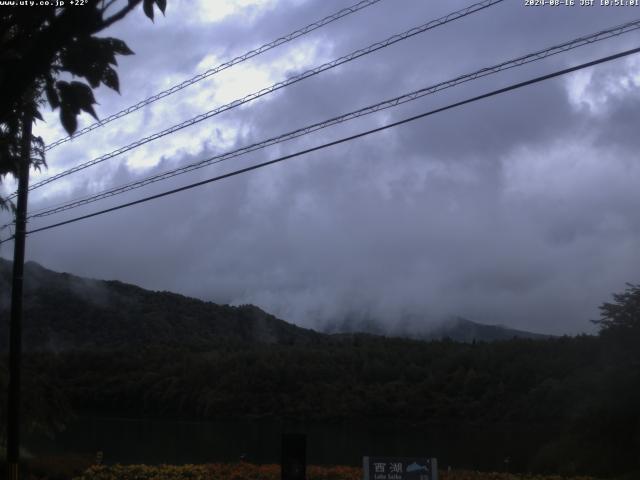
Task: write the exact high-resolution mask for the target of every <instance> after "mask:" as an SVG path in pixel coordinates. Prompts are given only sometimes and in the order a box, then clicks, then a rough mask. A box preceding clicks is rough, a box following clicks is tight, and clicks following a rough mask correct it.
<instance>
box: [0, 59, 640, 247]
mask: <svg viewBox="0 0 640 480" xmlns="http://www.w3.org/2000/svg"><path fill="white" fill-rule="evenodd" d="M638 52H640V47H639V48H634V49H631V50H626V51H624V52H620V53H617V54H614V55H609V56H607V57H602V58H599V59H597V60H593V61H591V62H587V63H582V64H580V65H577V66H574V67H570V68H565V69H563V70H558V71H556V72H553V73H550V74H547V75H542V76H539V77H535V78H533V79H530V80H526V81H524V82H519V83H516V84H512V85H510V86H508V87H504V88H500V89H497V90H493V91H491V92H489V93H485V94H482V95H478V96H475V97H472V98H468V99H466V100H462V101H460V102H456V103H452V104H449V105H447V106H445V107H441V108H437V109H435V110H430V111H428V112H425V113H421V114H419V115H415V116H412V117H408V118H405V119H403V120H399V121H397V122H393V123H389V124H387V125H383V126H382V127H378V128H374V129H371V130H367V131H365V132H361V133H358V134H355V135H351V136H348V137H343V138H341V139H339V140H335V141H333V142H328V143H324V144H322V145H318V146H315V147H312V148H307V149H305V150H301V151H298V152H296V153H292V154H290V155H285V156H282V157H279V158H276V159H274V160H270V161H267V162H263V163H259V164H256V165H252V166H250V167H246V168H242V169H239V170H235V171H233V172H230V173H226V174H224V175H219V176H217V177H213V178H209V179H207V180H202V181H199V182H196V183H192V184H189V185H185V186H183V187H179V188H175V189H173V190H168V191H165V192H162V193H158V194H156V195H151V196H148V197H144V198H141V199H139V200H135V201H132V202H128V203H124V204H121V205H117V206H115V207H111V208H107V209H104V210H100V211H97V212H94V213H90V214H87V215H82V216H79V217H75V218H72V219H69V220H65V221H63V222H58V223H54V224H52V225H47V226H45V227H40V228H36V229H33V230H30V231H28V232H27V234H32V233H37V232H42V231H45V230H50V229H52V228H56V227H60V226H63V225H68V224H70V223H75V222H78V221H80V220H85V219H87V218H92V217H96V216H99V215H103V214H105V213H110V212H114V211H116V210H121V209H123V208H127V207H131V206H134V205H138V204H141V203H145V202H148V201H151V200H155V199H158V198H161V197H166V196H168V195H172V194H174V193H178V192H182V191H185V190H190V189H192V188H196V187H199V186H202V185H206V184H208V183H212V182H216V181H219V180H223V179H225V178H229V177H234V176H236V175H240V174H242V173H246V172H249V171H251V170H257V169H259V168H263V167H266V166H269V165H273V164H275V163H279V162H283V161H285V160H290V159H292V158H295V157H299V156H301V155H305V154H307V153H311V152H315V151H318V150H323V149H325V148H328V147H331V146H334V145H339V144H341V143H345V142H349V141H351V140H355V139H357V138H361V137H365V136H368V135H371V134H373V133H377V132H381V131H383V130H387V129H390V128H393V127H397V126H399V125H403V124H405V123H409V122H413V121H415V120H418V119H421V118H425V117H428V116H431V115H434V114H436V113H440V112H444V111H446V110H450V109H453V108H456V107H460V106H463V105H466V104H469V103H473V102H476V101H479V100H482V99H485V98H489V97H493V96H496V95H500V94H502V93H506V92H509V91H511V90H516V89H519V88H522V87H526V86H528V85H532V84H535V83H539V82H542V81H545V80H549V79H551V78H555V77H559V76H561V75H566V74H567V73H571V72H575V71H577V70H582V69H584V68H588V67H592V66H594V65H598V64H601V63H604V62H609V61H612V60H615V59H618V58H622V57H626V56H628V55H632V54H634V53H638ZM6 241H8V240H4V241H2V242H0V244H1V243H4V242H6Z"/></svg>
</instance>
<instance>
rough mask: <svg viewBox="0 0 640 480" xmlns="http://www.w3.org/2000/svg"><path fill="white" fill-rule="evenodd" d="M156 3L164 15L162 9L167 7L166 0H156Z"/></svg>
mask: <svg viewBox="0 0 640 480" xmlns="http://www.w3.org/2000/svg"><path fill="white" fill-rule="evenodd" d="M156 5H158V8H159V9H160V11H161V12H162V14H163V15H164V11H165V9H166V8H167V0H156Z"/></svg>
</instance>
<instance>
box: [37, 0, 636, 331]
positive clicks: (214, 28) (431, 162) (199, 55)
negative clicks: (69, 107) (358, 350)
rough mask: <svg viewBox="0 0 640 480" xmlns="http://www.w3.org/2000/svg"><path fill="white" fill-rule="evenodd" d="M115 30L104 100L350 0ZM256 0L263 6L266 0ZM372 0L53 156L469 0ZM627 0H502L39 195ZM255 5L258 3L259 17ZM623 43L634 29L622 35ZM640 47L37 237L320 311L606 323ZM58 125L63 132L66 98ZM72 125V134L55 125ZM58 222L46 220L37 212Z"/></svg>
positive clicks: (110, 274) (231, 138) (492, 57)
mask: <svg viewBox="0 0 640 480" xmlns="http://www.w3.org/2000/svg"><path fill="white" fill-rule="evenodd" d="M205 3H207V2H205V1H204V0H203V1H202V2H201V3H198V4H197V6H196V7H194V8H193V9H192V10H191V11H189V12H185V11H182V14H181V13H180V12H181V11H180V9H181V8H184V7H185V2H179V1H178V2H176V4H175V7H173V6H172V4H171V2H169V4H170V5H169V8H168V10H167V16H166V18H164V19H160V20H158V22H157V23H156V24H155V25H152V24H151V23H150V22H147V21H145V20H144V19H143V16H142V14H141V13H140V12H138V13H140V14H139V15H137V16H133V15H132V16H131V18H127V19H126V20H125V21H123V22H122V23H121V24H118V25H117V27H116V28H114V30H113V32H112V33H110V34H112V35H114V36H121V37H122V38H124V39H126V41H127V42H128V44H129V45H130V46H131V47H132V49H133V50H134V51H136V52H137V55H136V56H135V57H131V58H125V59H123V61H122V62H121V63H122V66H121V69H120V74H121V77H122V82H121V83H122V85H123V93H122V96H118V95H117V94H113V93H112V92H106V91H105V92H103V91H100V92H99V93H100V95H99V101H100V104H101V105H100V114H101V115H103V116H104V115H108V114H110V113H113V112H115V111H118V110H119V109H121V108H124V107H126V106H127V105H129V104H131V103H135V102H136V101H137V100H139V98H141V97H144V96H147V95H151V94H153V93H155V92H157V91H159V90H161V89H163V88H166V87H167V86H168V85H170V84H172V83H174V82H178V81H180V80H181V79H184V78H188V77H190V76H192V75H194V74H195V73H198V72H199V71H201V70H202V69H204V68H208V67H210V66H212V65H214V64H216V63H217V62H220V61H224V60H225V59H229V58H232V57H233V56H235V55H238V54H241V53H243V52H244V51H246V50H248V49H250V48H253V47H255V46H258V45H260V44H261V43H264V42H266V41H269V40H271V39H274V38H277V37H278V36H280V35H283V34H286V33H288V32H289V31H291V30H293V29H295V28H299V27H301V26H304V25H305V24H307V23H309V22H310V21H312V20H315V19H319V18H322V17H323V16H325V15H327V14H329V13H331V12H333V11H336V10H338V9H340V8H343V7H344V2H338V1H327V2H310V1H307V2H299V1H280V2H266V3H265V4H264V5H258V4H257V2H235V3H232V4H229V5H230V7H229V8H231V10H229V12H227V11H226V10H223V9H222V10H221V9H218V10H215V9H214V10H211V9H209V10H210V13H211V12H213V14H214V18H208V17H207V16H206V15H204V14H203V13H202V12H203V10H202V8H209V7H207V6H206V5H205ZM254 3H255V4H254ZM466 4H467V3H466V2H463V1H455V2H450V1H438V2H419V1H407V2H403V3H402V8H399V7H398V5H399V4H398V3H396V2H384V1H383V2H380V3H379V4H377V5H376V6H373V7H370V8H368V9H365V10H363V11H362V12H359V13H358V14H356V15H353V16H350V17H348V18H345V19H342V20H340V21H338V22H335V23H334V24H331V25H330V26H328V27H326V28H324V29H320V30H318V31H316V32H314V33H312V34H311V35H310V36H308V37H305V38H303V39H298V40H297V41H295V42H292V43H291V44H288V45H286V46H283V47H281V48H279V49H276V50H274V51H272V52H269V53H268V54H266V55H264V56H262V57H259V58H256V59H254V60H252V61H250V62H247V63H246V64H243V65H242V66H239V67H234V68H232V69H230V70H229V71H228V73H226V74H224V75H220V76H215V77H213V78H211V79H207V80H205V81H203V82H201V83H199V84H198V85H197V86H193V87H189V88H187V89H185V90H183V91H181V92H179V93H177V94H175V95H174V96H171V97H169V98H167V99H164V100H162V101H160V102H157V103H156V104H154V105H152V106H151V107H149V108H147V109H144V110H142V111H139V112H136V113H134V114H132V115H129V116H127V117H126V119H122V120H119V121H117V122H114V123H113V124H112V126H110V127H109V128H106V129H102V130H100V131H99V132H94V133H92V134H89V135H86V136H84V137H81V138H79V139H78V140H77V141H74V142H71V143H69V144H67V145H65V146H61V147H59V148H58V149H56V150H53V151H52V152H51V156H50V157H49V159H50V162H49V163H50V171H51V172H57V171H60V170H63V169H64V168H68V167H69V166H71V165H73V164H76V163H79V162H80V161H82V160H84V159H88V158H92V156H95V155H99V154H102V153H105V152H106V151H110V150H112V149H114V148H117V147H118V146H120V145H122V144H126V143H128V142H130V141H133V140H135V139H136V138H139V137H140V136H144V135H148V134H150V133H153V132H155V131H158V130H159V129H161V128H165V127H166V126H168V125H170V124H173V123H177V122H179V121H182V120H184V119H186V118H189V117H190V116H193V115H196V114H199V113H202V112H204V111H207V110H209V109H211V108H215V106H217V105H220V104H222V103H224V102H228V101H230V100H233V99H234V98H237V97H240V96H242V95H244V94H246V93H250V92H251V91H253V90H255V89H257V88H261V87H262V86H264V85H267V84H269V83H270V82H275V81H278V80H280V79H282V78H286V76H287V75H290V74H292V73H293V72H300V71H302V70H304V69H306V68H309V67H310V66H313V65H317V64H320V63H322V62H325V61H327V60H330V59H332V58H337V57H339V56H341V55H344V54H345V53H348V52H350V51H352V50H354V49H357V48H362V47H364V46H366V45H368V44H369V43H372V42H374V41H376V40H380V39H383V38H386V37H388V36H389V35H392V34H393V33H397V32H399V31H402V30H404V29H407V28H410V27H411V26H415V25H419V24H421V23H425V22H426V21H428V20H429V19H432V18H436V17H438V16H440V15H443V14H446V13H447V12H449V11H452V10H454V9H455V8H460V7H462V6H464V5H466ZM225 8H226V7H225ZM625 12H627V10H624V9H618V8H604V9H601V8H598V7H593V8H586V7H583V8H580V7H575V8H564V9H551V8H546V9H542V8H539V9H530V8H529V9H527V8H525V7H523V6H522V5H521V4H520V2H504V4H501V5H499V6H496V7H493V8H491V9H487V10H486V11H484V12H480V13H478V14H476V15H474V16H471V17H469V18H466V19H463V20H460V21H459V22H457V23H453V24H451V25H448V26H446V27H441V28H438V29H435V30H433V31H432V32H429V33H427V34H424V35H421V36H418V37H416V38H414V39H411V40H409V41H406V42H402V43H401V44H398V45H396V46H394V47H390V48H389V49H385V50H383V51H380V52H377V53H375V54H373V55H371V56H369V57H366V58H363V59H359V60H356V61H354V62H352V63H350V64H348V65H344V66H342V67H340V68H338V69H335V70H333V71H330V72H326V73H323V74H321V75H318V76H316V77H313V78H311V79H308V80H305V81H303V82H300V83H298V84H296V85H293V86H291V87H289V88H286V89H283V90H280V91H278V92H276V93H274V94H272V95H269V96H268V97H265V98H264V99H262V100H260V101H258V102H254V103H252V104H249V105H247V106H246V107H242V108H238V109H234V110H232V111H229V112H226V113H224V114H222V115H220V116H217V117H215V118H214V119H211V120H208V121H205V122H202V123H201V124H199V125H198V126H197V127H190V128H188V129H185V130H183V131H182V132H180V133H178V134H176V135H172V136H169V137H165V138H163V139H162V140H159V141H156V142H153V143H151V144H149V145H147V146H145V147H143V148H141V149H139V150H138V151H136V152H132V153H131V154H127V155H123V156H122V158H119V159H117V160H116V159H114V160H113V161H111V160H110V161H108V162H105V164H104V165H101V166H100V167H98V168H95V169H91V170H88V171H86V172H84V173H83V174H78V175H77V176H72V177H69V178H68V180H67V181H65V182H60V183H59V184H58V186H57V187H53V186H52V187H53V188H51V189H46V190H45V189H42V192H40V191H36V192H34V193H33V195H32V207H33V208H38V207H41V206H44V205H46V204H47V203H49V202H53V203H56V202H59V201H63V200H65V199H68V198H72V197H76V196H82V195H86V194H89V193H92V192H95V191H97V190H99V189H101V188H105V187H106V186H109V185H118V184H121V183H126V182H128V181H131V180H133V179H137V178H140V177H142V176H145V175H150V174H153V173H155V172H159V171H162V170H165V169H168V168H172V167H174V166H177V165H181V164H185V163H187V162H191V161H195V160H198V159H201V158H205V157H207V156H210V155H213V154H216V153H220V152H224V151H227V150H229V149H232V148H236V147H239V146H243V145H245V144H247V143H250V142H254V141H259V140H261V139H264V138H267V137H269V136H273V135H277V134H280V133H283V132H286V131H289V130H291V129H294V128H297V127H299V126H301V125H306V124H310V123H313V122H317V121H320V120H323V119H326V118H330V117H332V116H335V115H339V114H342V113H345V112H348V111H350V110H354V109H356V108H360V107H362V106H366V105H368V104H371V103H375V102H377V101H379V100H381V99H384V98H389V97H393V96H395V95H398V94H401V93H404V92H406V91H410V90H414V89H417V88H421V87H424V86H427V85H431V84H433V83H437V82H440V81H443V80H446V79H448V78H451V77H454V76H457V75H460V74H463V73H467V72H471V71H474V70H476V69H478V68H481V67H483V66H487V65H491V64H494V63H498V62H500V61H504V60H507V59H509V58H512V57H515V56H517V55H522V54H524V53H529V52H531V51H534V50H537V49H540V48H544V47H547V46H550V45H553V44H557V43H560V42H562V41H566V40H569V39H571V38H574V37H577V36H579V35H584V34H587V33H591V32H594V31H598V30H600V29H604V28H606V27H609V26H611V25H615V24H619V23H622V22H623V21H626V17H627V14H626V13H625ZM245 14H246V15H248V17H246V16H243V15H245ZM623 38H624V40H623ZM638 38H640V37H639V36H638V34H631V35H630V36H628V37H621V38H620V39H616V40H609V41H607V42H603V43H601V44H596V45H592V46H589V47H587V48H585V49H580V50H575V51H572V52H570V53H567V54H563V55H558V56H555V57H553V58H550V59H547V60H545V61H543V62H540V63H536V64H532V65H528V66H526V67H523V68H522V69H514V70H511V71H508V72H504V73H501V74H499V75H496V76H492V77H487V78H485V79H482V80H480V81H477V82H471V83H468V84H466V85H463V86H460V87H458V88H455V89H451V90H448V91H445V92H441V93H438V94H436V95H433V96H429V97H426V98H424V99H421V100H419V101H417V102H413V103H411V104H407V105H405V106H402V107H398V108H397V109H393V110H388V111H386V112H384V113H383V114H379V115H376V116H371V117H367V118H362V119H359V120H357V121H354V122H350V123H348V124H343V125H341V126H338V127H332V128H329V129H326V130H323V131H320V132H316V133H315V134H313V135H312V136H310V137H308V138H307V137H305V138H302V139H297V140H293V141H290V142H286V143H285V144H282V145H279V146H276V147H270V148H269V149H266V150H265V151H261V152H256V153H253V154H251V155H248V156H247V157H246V158H244V157H243V158H238V159H234V160H231V161H229V162H225V163H223V164H221V165H218V166H215V167H208V168H206V169H202V170H199V171H196V172H192V173H190V174H188V175H185V176H181V177H177V178H174V179H171V180H169V181H167V182H166V183H160V184H155V185H153V186H150V187H146V188H145V189H143V190H141V191H137V192H131V193H129V194H127V195H123V196H121V197H117V198H114V199H111V200H109V201H105V202H101V203H100V204H94V205H93V206H91V207H84V208H83V209H78V210H77V211H73V212H69V213H68V214H64V215H60V216H59V217H58V216H56V217H51V220H52V221H53V220H54V218H55V220H56V221H58V220H62V219H64V218H70V217H71V216H72V215H75V214H80V213H84V212H90V211H93V210H94V209H96V208H98V205H99V206H100V207H106V206H111V205H116V204H118V203H121V202H125V201H128V200H131V199H135V198H138V197H140V196H141V195H143V194H152V193H156V192H161V191H163V190H166V189H169V188H173V187H176V186H179V185H184V184H187V183H189V182H192V181H197V180H200V179H204V178H208V177H211V176H214V175H217V174H220V173H223V172H228V171H231V170H232V169H234V168H240V167H242V166H246V165H250V164H253V163H257V162H259V161H264V160H267V159H272V158H275V157H277V156H279V155H283V154H287V153H291V152H295V151H297V150H300V149H303V148H308V147H309V146H312V145H317V144H321V143H323V142H327V141H331V140H335V139H337V138H340V137H343V136H346V135H349V134H353V133H356V132H359V131H362V130H365V129H367V128H372V127H375V126H379V125H381V124H383V123H386V122H390V121H394V120H398V119H401V118H404V117H407V116H409V115H412V114H416V113H419V112H423V111H426V110H429V109H433V108H436V107H439V106H443V105H446V104H448V103H451V102H453V101H457V100H460V99H463V98H467V97H471V96H474V95H478V94H480V93H484V92H486V91H489V90H492V89H495V88H499V87H501V86H505V85H508V84H510V83H512V82H517V81H522V80H524V79H527V78H530V77H532V76H535V75H540V74H543V73H548V72H551V71H553V70H555V69H559V68H563V67H565V66H568V65H575V64H577V63H580V62H583V61H587V60H591V59H594V58H597V57H599V56H602V55H606V54H610V53H612V52H615V51H618V50H622V49H624V48H626V42H631V39H636V40H637V39H638ZM639 78H640V74H639V70H638V61H637V60H635V59H629V60H627V61H618V62H616V63H612V64H609V65H605V66H600V67H597V68H594V69H591V70H588V71H584V72H581V73H576V74H572V75H571V76H568V77H565V78H562V79H556V80H553V81H549V82H544V83H542V84H539V85H535V86H530V87H527V88H526V89H522V90H519V91H516V92H511V93H508V94H505V95H502V96H499V97H495V98H492V99H487V100H484V101H481V102H477V103H474V104H471V105H468V106H465V107H462V108H459V109H455V110H451V111H448V112H445V113H442V114H438V115H436V116H433V117H430V118H427V119H424V120H421V121H419V122H414V123H412V124H409V125H405V126H402V127H399V128H397V129H393V130H389V131H385V132H382V133H379V134H376V135H375V136H371V137H367V138H365V139H360V140H357V141H354V142H351V143H347V144H343V145H339V146H335V147H331V148H330V149H326V150H323V151H321V152H316V153H313V154H309V155H306V156H304V157H301V158H297V159H295V160H291V161H290V162H286V163H284V164H280V165H277V166H273V167H269V168H267V169H263V170H259V171H255V172H251V173H248V174H246V175H242V176H238V177H234V178H232V179H227V180H224V181H221V182H217V183H215V184H212V185H208V186H204V187H201V188H199V189H195V190H190V191H188V192H183V193H180V194H177V195H175V196H172V197H167V198H164V199H161V200H158V201H155V202H151V203H147V204H144V205H139V206H136V207H132V208H130V209H126V210H121V211H118V212H115V213H113V214H110V215H105V216H102V217H99V218H95V219H90V220H85V221H82V222H78V223H74V224H71V225H68V226H65V227H64V228H60V229H56V230H51V231H48V232H43V233H41V234H37V235H33V236H32V237H30V239H29V246H28V254H29V257H30V258H31V259H33V260H36V261H38V262H41V263H42V264H44V265H45V266H48V267H50V268H54V269H57V270H64V271H70V272H73V273H76V274H79V275H87V276H90V277H94V278H117V279H120V280H123V281H129V282H133V283H137V284H140V285H142V286H145V287H147V288H152V289H162V290H173V291H178V292H181V293H185V294H188V295H194V296H198V297H200V298H204V299H207V300H213V301H217V302H220V303H256V304H258V305H259V306H261V307H263V308H265V309H266V310H268V311H270V312H272V313H274V314H276V315H279V316H281V317H282V318H284V319H286V320H289V321H293V322H295V323H297V324H299V325H303V326H312V327H313V326H321V325H323V324H325V323H327V322H331V321H339V320H340V319H342V318H344V317H346V316H349V315H353V314H362V312H365V314H366V315H368V316H371V317H374V318H379V319H380V320H382V321H384V322H386V323H387V324H388V325H393V324H394V323H397V322H398V319H400V318H402V317H403V316H411V318H414V319H415V320H414V321H417V322H424V323H429V322H432V321H435V320H439V319H440V318H441V317H443V316H447V315H462V316H466V317H468V318H470V319H472V320H479V321H485V322H488V323H502V324H505V325H508V326H512V327H515V328H524V329H530V330H534V331H541V332H551V333H576V332H580V331H588V330H590V329H591V326H590V324H589V322H588V320H589V319H591V318H596V317H597V315H598V311H597V306H598V305H599V304H600V303H602V302H603V301H607V300H609V298H610V297H609V295H610V293H611V292H615V291H621V290H622V289H623V288H624V282H627V281H631V282H633V281H637V278H636V277H637V272H638V267H639V266H640V265H638V263H639V262H638V260H637V251H638V247H639V246H640V245H639V243H640V241H639V238H640V237H639V235H638V234H639V233H640V221H639V220H638V219H637V215H636V213H635V212H636V211H637V208H638V202H639V201H640V194H638V193H637V191H638V189H637V188H634V186H636V185H637V184H638V180H639V176H640V171H639V169H638V167H637V153H636V152H637V149H638V136H637V135H636V134H635V126H636V125H637V123H638V120H639V119H638V115H640V114H639V113H638V112H640V109H638V101H639V100H638V99H639V98H640V81H639ZM46 119H47V127H46V130H43V135H45V136H46V137H47V140H51V139H53V138H55V137H56V134H60V133H61V132H60V131H59V130H60V129H59V127H55V125H57V120H56V119H55V114H54V115H48V116H47V117H46ZM56 129H57V132H56ZM46 223H47V221H38V222H34V224H33V226H40V225H45V224H46Z"/></svg>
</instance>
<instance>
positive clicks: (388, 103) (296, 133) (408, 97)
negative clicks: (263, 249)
mask: <svg viewBox="0 0 640 480" xmlns="http://www.w3.org/2000/svg"><path fill="white" fill-rule="evenodd" d="M639 28H640V19H638V20H634V21H632V22H628V23H625V24H622V25H617V26H615V27H611V28H608V29H606V30H601V31H599V32H597V33H593V34H591V35H586V36H582V37H579V38H577V39H574V40H571V41H568V42H564V43H562V44H559V45H555V46H553V47H549V48H546V49H544V50H539V51H536V52H534V53H529V54H527V55H523V56H520V57H517V58H515V59H512V60H508V61H505V62H502V63H499V64H497V65H493V66H491V67H485V68H482V69H480V70H477V71H475V72H472V73H467V74H465V75H460V76H458V77H456V78H454V79H451V80H447V81H444V82H440V83H438V84H435V85H432V86H429V87H425V88H421V89H419V90H415V91H413V92H410V93H406V94H403V95H400V96H397V97H394V98H391V99H388V100H384V101H382V102H379V103H376V104H374V105H370V106H367V107H364V108H361V109H358V110H355V111H352V112H349V113H346V114H343V115H340V116H337V117H333V118H331V119H329V120H324V121H322V122H318V123H315V124H312V125H308V126H305V127H302V128H299V129H296V130H293V131H291V132H288V133H284V134H282V135H279V136H277V137H272V138H269V139H267V140H263V141H261V142H257V143H253V144H251V145H248V146H244V147H241V148H239V149H236V150H233V151H230V152H226V153H223V154H219V155H215V156H213V157H209V158H207V159H205V160H200V161H198V162H194V163H191V164H188V165H184V166H182V167H179V168H176V169H172V170H169V171H166V172H162V173H159V174H156V175H153V176H150V177H147V178H144V179H142V180H137V181H134V182H130V183H128V184H125V185H121V186H119V187H115V188H112V189H109V190H106V191H103V192H101V193H98V194H95V195H90V196H87V197H83V198H81V199H76V200H73V201H71V202H64V203H61V204H59V205H58V206H55V207H48V208H44V209H41V210H39V211H36V212H34V213H33V214H31V215H29V217H28V218H29V219H31V218H40V217H45V216H49V215H53V214H56V213H60V212H63V211H66V210H70V209H73V208H77V207H80V206H82V205H87V204H89V203H93V202H96V201H99V200H102V199H105V198H109V197H113V196H115V195H119V194H122V193H125V192H128V191H131V190H135V189H137V188H142V187H144V186H146V185H150V184H152V183H156V182H159V181H162V180H166V179H169V178H172V177H175V176H177V175H182V174H184V173H187V172H190V171H193V170H197V169H200V168H204V167H207V166H210V165H213V164H217V163H220V162H223V161H226V160H229V159H231V158H235V157H238V156H241V155H245V154H247V153H250V152H254V151H256V150H260V149H263V148H266V147H268V146H272V145H275V144H278V143H282V142H285V141H288V140H291V139H294V138H298V137H301V136H304V135H308V134H310V133H312V132H315V131H318V130H321V129H324V128H327V127H330V126H333V125H337V124H340V123H343V122H346V121H349V120H353V119H355V118H358V117H361V116H365V115H369V114H372V113H375V112H379V111H381V110H385V109H387V108H391V107H395V106H397V105H401V104H404V103H407V102H410V101H414V100H417V99H419V98H422V97H424V96H426V95H430V94H433V93H436V92H439V91H442V90H444V89H447V88H451V87H454V86H456V85H459V84H462V83H465V82H469V81H472V80H476V79H478V78H482V77H485V76H488V75H492V74H495V73H498V72H501V71H504V70H508V69H511V68H515V67H518V66H522V65H526V64H529V63H532V62H535V61H539V60H542V59H545V58H548V57H550V56H552V55H556V54H559V53H563V52H566V51H568V50H572V49H575V48H578V47H582V46H584V45H590V44H592V43H595V42H599V41H603V40H606V39H609V38H612V37H616V36H618V35H622V34H624V33H628V32H631V31H634V30H637V29H639Z"/></svg>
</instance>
